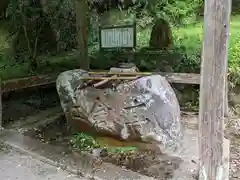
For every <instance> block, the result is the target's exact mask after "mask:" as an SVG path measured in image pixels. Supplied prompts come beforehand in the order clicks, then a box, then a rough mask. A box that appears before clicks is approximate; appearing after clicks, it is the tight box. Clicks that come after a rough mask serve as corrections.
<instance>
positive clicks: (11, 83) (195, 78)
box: [2, 71, 200, 93]
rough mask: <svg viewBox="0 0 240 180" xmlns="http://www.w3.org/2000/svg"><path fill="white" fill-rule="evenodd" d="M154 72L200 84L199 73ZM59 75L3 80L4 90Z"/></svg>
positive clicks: (47, 81) (44, 82)
mask: <svg viewBox="0 0 240 180" xmlns="http://www.w3.org/2000/svg"><path fill="white" fill-rule="evenodd" d="M102 72H104V71H102ZM152 74H161V75H162V76H165V77H166V79H167V80H168V81H169V82H171V83H183V84H199V82H200V75H199V74H188V73H163V72H156V73H152ZM57 76H58V74H52V75H41V76H31V77H25V78H20V79H12V80H6V81H3V82H2V92H3V93H5V92H10V91H15V90H20V89H25V88H30V87H37V86H44V85H50V84H54V83H55V82H56V79H57Z"/></svg>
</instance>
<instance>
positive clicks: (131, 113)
mask: <svg viewBox="0 0 240 180" xmlns="http://www.w3.org/2000/svg"><path fill="white" fill-rule="evenodd" d="M86 76H89V74H88V73H87V72H86V71H83V70H80V69H78V70H71V71H66V72H63V73H61V74H60V75H59V77H58V78H57V82H56V85H57V91H58V94H59V97H60V101H61V105H62V108H63V110H64V112H65V114H66V117H67V119H68V120H69V121H71V122H73V123H74V125H73V126H75V127H78V126H89V127H91V128H92V129H93V130H95V131H96V132H98V133H102V134H107V135H111V136H114V137H118V138H121V139H125V140H142V141H146V142H151V143H157V144H158V145H159V147H160V149H161V151H162V152H166V153H167V152H173V151H175V150H177V149H178V147H179V145H180V144H181V139H182V129H181V122H180V108H179V103H178V100H177V98H176V95H175V93H174V91H173V89H172V88H171V86H170V84H169V83H168V82H167V80H166V79H165V78H164V77H162V76H160V75H151V76H144V77H140V78H137V79H135V80H132V81H125V82H122V83H119V84H117V85H116V86H115V88H102V89H97V88H93V87H86V88H79V87H81V86H83V85H84V80H81V77H86ZM83 124H84V125H83ZM81 128H82V129H83V127H78V129H81Z"/></svg>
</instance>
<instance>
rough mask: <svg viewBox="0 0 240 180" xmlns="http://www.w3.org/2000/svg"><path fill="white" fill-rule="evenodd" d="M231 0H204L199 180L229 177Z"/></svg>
mask: <svg viewBox="0 0 240 180" xmlns="http://www.w3.org/2000/svg"><path fill="white" fill-rule="evenodd" d="M230 9H231V0H205V10H204V42H203V50H202V66H201V67H202V69H201V84H200V110H199V168H200V169H199V180H228V179H229V177H228V176H229V173H228V172H229V141H228V140H225V139H224V127H225V126H224V101H225V96H226V91H225V88H226V84H225V83H226V81H227V79H226V77H227V71H226V70H227V54H228V36H229V21H230V11H231V10H230Z"/></svg>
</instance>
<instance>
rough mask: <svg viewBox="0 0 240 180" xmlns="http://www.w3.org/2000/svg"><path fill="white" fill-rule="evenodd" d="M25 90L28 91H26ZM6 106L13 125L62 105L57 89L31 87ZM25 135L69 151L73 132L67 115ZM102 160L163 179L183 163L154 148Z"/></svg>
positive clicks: (233, 171) (236, 150) (238, 154)
mask: <svg viewBox="0 0 240 180" xmlns="http://www.w3.org/2000/svg"><path fill="white" fill-rule="evenodd" d="M24 93H25V94H26V92H24ZM19 97H21V98H19ZM40 99H41V100H40ZM3 106H4V110H3V111H4V122H5V125H6V126H7V127H8V128H11V124H14V121H15V120H16V119H19V118H21V119H24V117H25V116H29V115H34V114H37V113H39V112H40V111H42V110H45V109H48V108H51V107H55V106H59V100H58V97H57V95H56V93H55V92H48V93H46V91H45V92H44V93H43V92H39V91H38V92H36V91H32V92H29V93H28V98H26V96H19V95H17V94H12V96H11V97H10V98H9V99H5V100H4V102H3ZM12 112H16V113H12ZM9 124H10V125H9ZM193 126H195V125H193ZM193 128H194V127H193ZM195 128H196V127H195ZM25 135H26V136H30V137H33V138H36V139H38V140H39V141H41V142H44V143H50V144H53V145H57V146H63V147H65V148H66V150H67V151H69V149H71V148H72V147H71V144H70V138H71V135H70V134H69V133H68V131H67V126H66V122H65V119H64V118H60V119H58V120H57V121H55V122H52V123H49V124H47V125H44V126H41V127H38V128H34V129H31V128H30V130H28V131H27V132H25ZM230 138H231V156H230V160H231V164H230V176H231V180H237V179H240V137H239V136H234V135H231V136H230ZM103 160H104V161H105V162H111V163H113V164H116V165H119V166H121V167H122V168H127V169H131V170H132V171H135V172H139V173H141V174H144V175H147V176H151V177H156V178H159V177H161V178H163V177H164V179H169V178H171V176H172V173H173V171H174V170H175V169H177V168H178V166H179V164H180V163H181V159H178V158H175V157H162V156H161V157H160V156H159V155H158V154H155V153H153V152H131V153H127V154H117V155H116V154H109V155H108V156H106V157H104V158H103Z"/></svg>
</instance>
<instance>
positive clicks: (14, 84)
mask: <svg viewBox="0 0 240 180" xmlns="http://www.w3.org/2000/svg"><path fill="white" fill-rule="evenodd" d="M57 76H58V74H53V75H41V76H31V77H25V78H19V79H11V80H6V81H3V82H2V83H1V84H2V93H5V92H10V91H16V90H20V89H25V88H31V87H38V86H44V85H50V84H54V83H56V79H57Z"/></svg>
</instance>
